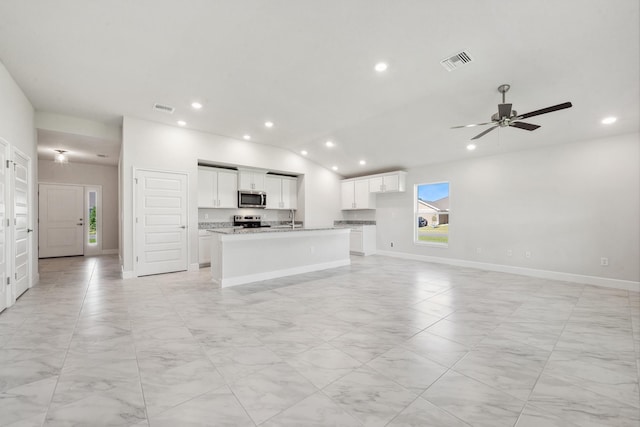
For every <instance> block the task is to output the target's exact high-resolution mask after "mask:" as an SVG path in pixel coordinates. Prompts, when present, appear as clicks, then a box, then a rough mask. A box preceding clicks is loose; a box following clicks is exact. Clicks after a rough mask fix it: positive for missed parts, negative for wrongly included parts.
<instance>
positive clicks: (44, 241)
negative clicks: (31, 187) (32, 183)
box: [38, 184, 84, 258]
mask: <svg viewBox="0 0 640 427" xmlns="http://www.w3.org/2000/svg"><path fill="white" fill-rule="evenodd" d="M39 193H40V195H39V199H38V200H39V209H40V214H39V219H40V229H39V246H40V253H39V257H40V258H50V257H61V256H73V255H84V187H83V186H81V185H57V184H40V190H39Z"/></svg>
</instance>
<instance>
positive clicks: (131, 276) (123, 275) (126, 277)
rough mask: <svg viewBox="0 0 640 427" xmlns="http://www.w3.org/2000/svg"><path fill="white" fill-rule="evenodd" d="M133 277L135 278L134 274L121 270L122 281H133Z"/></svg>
mask: <svg viewBox="0 0 640 427" xmlns="http://www.w3.org/2000/svg"><path fill="white" fill-rule="evenodd" d="M134 277H136V275H135V273H134V272H133V271H131V270H124V268H123V269H122V278H123V279H133V278H134Z"/></svg>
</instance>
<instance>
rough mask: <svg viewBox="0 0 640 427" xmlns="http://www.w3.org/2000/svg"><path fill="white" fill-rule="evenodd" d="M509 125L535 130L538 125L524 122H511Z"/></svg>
mask: <svg viewBox="0 0 640 427" xmlns="http://www.w3.org/2000/svg"><path fill="white" fill-rule="evenodd" d="M509 126H513V127H514V128H518V129H524V130H536V129H538V128H539V127H540V126H538V125H534V124H531V123H525V122H511V123H510V124H509Z"/></svg>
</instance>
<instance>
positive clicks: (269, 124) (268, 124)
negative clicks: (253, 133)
mask: <svg viewBox="0 0 640 427" xmlns="http://www.w3.org/2000/svg"><path fill="white" fill-rule="evenodd" d="M264 125H265V126H266V127H268V128H272V127H273V122H264Z"/></svg>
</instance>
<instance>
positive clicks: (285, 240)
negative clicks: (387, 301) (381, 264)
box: [208, 227, 351, 288]
mask: <svg viewBox="0 0 640 427" xmlns="http://www.w3.org/2000/svg"><path fill="white" fill-rule="evenodd" d="M208 231H209V232H210V233H211V234H212V238H211V277H212V280H213V282H215V283H217V284H219V285H220V286H221V287H223V288H225V287H229V286H236V285H242V284H245V283H251V282H257V281H260V280H267V279H274V278H277V277H284V276H291V275H294V274H301V273H308V272H311V271H318V270H325V269H329V268H336V267H342V266H345V265H349V264H350V263H351V261H350V259H349V233H350V230H349V229H345V228H335V227H327V228H291V227H287V228H281V227H273V228H220V229H212V230H208Z"/></svg>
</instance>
